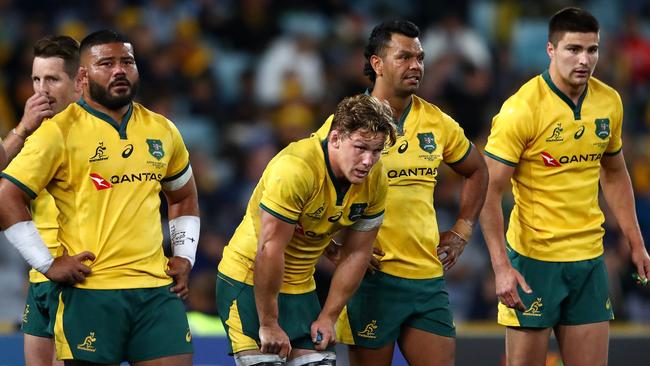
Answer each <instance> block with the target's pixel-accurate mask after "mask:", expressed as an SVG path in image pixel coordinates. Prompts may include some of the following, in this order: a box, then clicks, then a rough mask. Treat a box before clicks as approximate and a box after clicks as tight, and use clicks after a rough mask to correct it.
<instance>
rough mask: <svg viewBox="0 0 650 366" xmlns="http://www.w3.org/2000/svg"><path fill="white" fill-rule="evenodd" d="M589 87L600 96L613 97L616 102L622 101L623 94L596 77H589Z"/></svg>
mask: <svg viewBox="0 0 650 366" xmlns="http://www.w3.org/2000/svg"><path fill="white" fill-rule="evenodd" d="M589 89H590V91H591V92H592V93H593V94H594V95H595V96H596V97H598V98H607V99H612V100H613V101H614V102H618V103H620V100H621V96H620V95H619V94H618V92H617V91H616V89H614V88H613V87H611V86H609V85H607V84H606V83H605V82H603V81H602V80H600V79H598V78H596V77H593V76H592V77H591V78H589Z"/></svg>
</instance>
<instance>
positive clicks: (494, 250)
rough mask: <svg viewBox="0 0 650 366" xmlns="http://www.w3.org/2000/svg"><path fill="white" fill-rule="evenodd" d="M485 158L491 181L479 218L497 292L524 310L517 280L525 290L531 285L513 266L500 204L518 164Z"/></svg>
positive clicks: (506, 300) (509, 304)
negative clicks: (514, 166)
mask: <svg viewBox="0 0 650 366" xmlns="http://www.w3.org/2000/svg"><path fill="white" fill-rule="evenodd" d="M485 162H486V164H487V168H488V172H489V174H490V181H489V183H488V188H487V196H486V198H485V204H484V205H483V210H481V215H480V221H481V230H482V231H483V237H484V238H485V242H486V244H487V247H488V251H489V252H490V260H491V261H492V269H493V270H494V275H495V282H496V292H497V296H498V297H499V300H500V301H501V302H502V303H503V304H504V305H506V306H508V307H513V308H517V309H519V310H522V311H523V310H525V308H524V304H523V303H522V301H521V298H520V297H519V294H518V293H517V284H519V285H520V286H521V287H522V288H523V289H524V290H525V291H526V292H529V291H530V288H529V287H528V285H527V284H526V282H525V281H524V279H523V277H522V276H521V274H519V272H518V271H517V270H515V269H514V268H512V265H511V264H510V260H509V259H508V256H507V254H506V243H505V239H504V221H503V210H502V208H501V201H502V199H503V193H504V192H505V191H506V189H508V188H509V187H510V178H511V177H512V174H513V173H514V171H515V168H513V167H511V166H508V165H506V164H503V163H500V162H498V161H496V160H494V159H492V158H490V157H485Z"/></svg>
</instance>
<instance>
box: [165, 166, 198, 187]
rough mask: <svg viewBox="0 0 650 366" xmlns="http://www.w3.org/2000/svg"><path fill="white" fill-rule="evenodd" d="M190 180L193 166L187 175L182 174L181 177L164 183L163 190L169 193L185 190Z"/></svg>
mask: <svg viewBox="0 0 650 366" xmlns="http://www.w3.org/2000/svg"><path fill="white" fill-rule="evenodd" d="M190 178H192V166H188V167H187V170H186V171H185V173H183V174H181V175H180V177H178V178H176V179H174V180H170V181H166V182H162V188H163V190H165V191H167V192H169V191H176V190H179V189H181V188H183V186H184V185H185V183H187V182H188V181H189V180H190Z"/></svg>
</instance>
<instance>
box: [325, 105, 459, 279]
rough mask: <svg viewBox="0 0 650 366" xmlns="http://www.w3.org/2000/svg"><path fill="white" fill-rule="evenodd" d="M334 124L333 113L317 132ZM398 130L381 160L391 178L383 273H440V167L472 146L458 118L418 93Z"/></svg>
mask: <svg viewBox="0 0 650 366" xmlns="http://www.w3.org/2000/svg"><path fill="white" fill-rule="evenodd" d="M331 123H332V116H330V118H329V119H328V120H327V121H326V122H325V124H324V125H323V126H321V128H320V129H319V130H318V132H317V133H316V134H317V135H318V136H327V133H328V131H329V129H330V125H331ZM397 128H398V135H399V136H398V139H397V142H396V143H395V145H394V146H392V147H390V148H388V149H385V150H384V151H383V152H382V158H381V160H382V162H383V164H384V170H385V173H386V176H387V177H388V196H387V198H386V215H385V216H384V222H383V223H382V225H381V227H380V229H379V234H377V240H376V242H375V246H377V247H379V248H381V250H383V251H384V253H386V255H385V256H384V257H383V258H382V259H381V271H382V272H385V273H388V274H390V275H393V276H397V277H402V278H411V279H424V278H434V277H440V276H442V275H443V268H442V264H441V263H440V259H438V255H437V248H438V243H439V241H440V234H439V232H438V222H437V219H436V211H435V208H434V204H433V192H434V189H435V187H436V182H437V180H436V177H437V176H438V166H439V165H440V162H441V161H444V162H445V163H447V164H452V165H453V164H455V163H459V162H461V161H463V160H464V159H465V158H466V157H467V155H468V154H469V152H470V149H471V144H470V142H469V140H468V139H467V138H466V137H465V134H464V132H463V129H462V128H461V127H460V126H459V125H458V123H456V121H454V120H453V119H452V118H451V117H449V116H448V115H446V114H445V113H443V112H442V111H441V110H440V109H439V108H438V107H436V106H435V105H433V104H431V103H429V102H427V101H425V100H424V99H422V98H420V97H418V96H416V95H413V97H412V101H411V104H410V105H409V107H408V108H407V109H406V110H405V111H404V114H403V115H402V117H401V118H400V120H399V121H397Z"/></svg>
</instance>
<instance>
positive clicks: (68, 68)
mask: <svg viewBox="0 0 650 366" xmlns="http://www.w3.org/2000/svg"><path fill="white" fill-rule="evenodd" d="M34 57H42V58H50V57H59V58H62V59H63V70H64V71H65V73H66V74H68V76H69V77H70V79H74V78H75V77H76V76H77V71H78V70H79V42H77V41H75V40H74V39H73V38H71V37H68V36H45V37H43V38H41V39H39V40H38V41H36V43H35V44H34Z"/></svg>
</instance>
